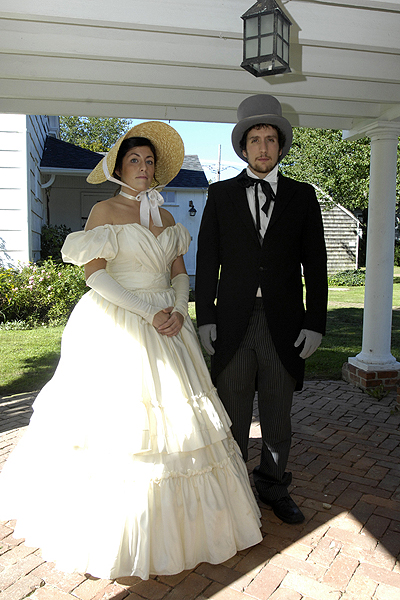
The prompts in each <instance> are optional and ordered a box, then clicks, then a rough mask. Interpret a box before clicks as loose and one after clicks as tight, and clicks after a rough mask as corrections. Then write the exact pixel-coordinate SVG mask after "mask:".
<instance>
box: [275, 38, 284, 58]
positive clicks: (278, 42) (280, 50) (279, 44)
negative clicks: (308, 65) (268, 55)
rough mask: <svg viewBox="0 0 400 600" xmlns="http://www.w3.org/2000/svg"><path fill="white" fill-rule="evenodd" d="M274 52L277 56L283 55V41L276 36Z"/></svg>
mask: <svg viewBox="0 0 400 600" xmlns="http://www.w3.org/2000/svg"><path fill="white" fill-rule="evenodd" d="M276 54H277V56H279V57H281V56H283V42H282V40H281V38H280V37H277V38H276Z"/></svg>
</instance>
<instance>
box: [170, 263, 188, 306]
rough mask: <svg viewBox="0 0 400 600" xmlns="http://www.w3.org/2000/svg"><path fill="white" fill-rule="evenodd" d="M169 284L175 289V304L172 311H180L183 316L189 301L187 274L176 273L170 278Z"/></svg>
mask: <svg viewBox="0 0 400 600" xmlns="http://www.w3.org/2000/svg"><path fill="white" fill-rule="evenodd" d="M171 286H172V287H173V288H174V290H175V304H174V308H173V310H172V312H173V313H174V312H178V313H181V315H182V316H183V317H186V316H187V314H188V302H189V275H186V273H178V275H175V277H174V278H173V279H171Z"/></svg>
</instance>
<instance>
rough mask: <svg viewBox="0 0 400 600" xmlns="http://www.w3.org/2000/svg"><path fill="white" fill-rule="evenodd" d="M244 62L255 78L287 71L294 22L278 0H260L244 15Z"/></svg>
mask: <svg viewBox="0 0 400 600" xmlns="http://www.w3.org/2000/svg"><path fill="white" fill-rule="evenodd" d="M241 18H242V19H243V62H242V64H241V65H240V66H241V67H243V69H246V71H248V72H249V73H251V74H252V75H255V77H264V76H265V75H277V74H278V73H287V72H289V71H290V67H289V28H290V26H291V24H292V23H291V22H290V21H289V19H288V18H287V16H286V15H285V14H284V13H283V12H282V11H281V9H280V8H279V6H278V4H277V3H276V2H275V0H260V2H256V4H254V5H253V6H252V7H251V8H249V10H248V11H246V12H245V13H244V14H243V15H242V17H241Z"/></svg>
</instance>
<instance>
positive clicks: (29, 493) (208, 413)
mask: <svg viewBox="0 0 400 600" xmlns="http://www.w3.org/2000/svg"><path fill="white" fill-rule="evenodd" d="M183 156H184V149H183V143H182V140H181V138H180V137H179V135H178V134H177V132H176V131H175V130H174V129H173V128H172V127H170V126H169V125H167V124H165V123H161V122H147V123H142V124H139V125H137V126H135V127H133V128H132V129H131V130H130V131H128V132H127V133H126V134H125V135H124V136H123V137H122V138H120V139H119V140H118V141H117V142H116V144H115V145H114V146H113V148H112V149H111V150H110V151H109V152H108V154H107V155H106V156H105V157H104V158H103V159H102V161H101V162H100V163H99V165H97V167H96V168H95V169H94V170H93V171H92V173H91V174H90V175H89V177H88V181H89V182H91V183H101V182H102V181H105V180H106V179H109V180H110V181H114V182H117V183H119V184H120V185H121V189H120V192H119V193H118V194H117V195H116V196H114V197H113V198H110V199H108V200H106V201H104V202H99V203H98V204H96V205H95V206H94V207H93V209H92V212H91V214H90V216H89V219H88V222H87V225H86V229H85V231H82V232H76V233H72V234H70V235H69V236H68V237H67V239H66V241H65V244H64V246H63V250H62V252H63V258H64V260H65V261H66V262H73V263H75V264H78V265H85V275H86V278H87V285H88V286H89V287H90V288H91V290H90V291H89V292H88V293H87V294H85V295H84V296H83V298H82V299H81V300H80V301H79V303H78V304H77V306H76V307H75V309H74V311H73V312H72V314H71V317H70V319H69V321H68V324H67V326H66V328H65V331H64V334H63V339H62V349H61V359H60V363H59V366H58V368H57V370H56V373H55V374H54V377H53V378H52V380H51V381H50V382H49V383H48V384H47V385H46V386H45V387H44V388H43V390H42V391H41V393H40V394H39V395H38V397H37V399H36V401H35V404H34V414H33V417H32V419H31V423H30V426H29V428H28V430H27V432H26V434H25V436H24V437H23V439H22V440H21V442H20V443H19V445H18V446H17V448H16V449H15V451H14V452H13V454H12V455H11V457H10V459H9V460H8V461H7V463H6V465H5V467H4V472H3V474H2V476H1V477H0V484H1V485H2V486H3V489H4V490H7V506H3V507H2V511H1V515H0V518H4V516H5V513H6V512H7V516H8V517H10V518H15V517H17V527H16V530H15V533H16V535H19V536H21V537H22V536H23V537H25V539H26V543H27V544H28V545H31V546H32V545H33V546H40V547H41V549H42V552H43V556H44V558H45V559H48V560H55V561H56V563H57V567H58V568H59V569H62V570H64V571H72V570H76V571H79V572H88V573H90V574H92V575H93V576H96V577H102V578H107V579H115V578H117V577H121V576H130V575H137V576H139V577H141V578H142V579H147V578H148V577H149V574H158V575H172V574H175V573H178V572H180V571H182V570H185V569H191V568H194V567H195V566H196V565H197V564H198V563H200V562H203V561H206V562H210V563H220V562H223V561H225V560H227V559H228V558H230V557H231V556H233V555H234V554H235V553H236V552H237V550H239V549H243V548H247V547H249V546H251V545H253V544H256V543H258V542H259V541H260V540H261V534H260V530H259V526H260V522H259V511H258V508H257V505H256V503H255V500H254V496H253V494H252V491H251V488H250V486H249V481H248V477H247V471H246V467H245V464H244V462H243V460H242V458H241V456H240V453H239V451H238V447H237V445H236V443H235V442H234V440H233V437H232V435H231V433H230V430H229V426H230V422H229V418H228V416H227V414H226V412H225V410H224V409H223V407H222V405H221V402H220V400H219V398H218V397H217V395H216V391H215V389H214V388H213V386H212V383H211V380H210V377H209V374H208V371H207V368H206V366H205V363H204V360H203V357H202V354H201V350H200V346H199V343H198V341H197V337H196V334H195V331H194V328H193V325H192V323H191V320H190V318H189V317H188V315H187V302H188V293H189V283H188V276H187V274H186V271H185V266H184V262H183V254H184V253H185V252H186V251H187V249H188V246H189V243H190V236H189V233H188V231H187V230H186V229H185V228H184V227H183V226H182V225H181V224H175V223H174V219H173V217H172V216H171V214H170V213H168V212H167V211H166V210H164V209H163V208H160V205H161V203H162V197H161V195H160V194H159V193H158V192H157V191H156V189H155V187H156V186H165V185H166V184H167V183H168V182H169V181H171V180H172V179H173V178H174V177H175V175H176V174H177V173H178V172H179V170H180V168H181V166H182V162H183ZM10 490H11V493H10ZM0 494H1V489H0ZM3 496H5V494H1V497H2V503H3Z"/></svg>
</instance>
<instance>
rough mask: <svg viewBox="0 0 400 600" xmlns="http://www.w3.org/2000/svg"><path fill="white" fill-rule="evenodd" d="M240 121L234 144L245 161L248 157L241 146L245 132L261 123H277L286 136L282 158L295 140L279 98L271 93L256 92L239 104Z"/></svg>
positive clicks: (233, 132) (235, 131)
mask: <svg viewBox="0 0 400 600" xmlns="http://www.w3.org/2000/svg"><path fill="white" fill-rule="evenodd" d="M237 118H238V123H237V125H235V127H234V128H233V131H232V146H233V149H234V151H235V152H236V154H237V155H238V156H239V157H240V158H241V159H242V160H244V161H246V162H247V158H246V157H245V156H244V155H243V152H242V150H241V148H240V140H241V139H242V137H243V134H244V133H245V132H246V131H247V130H248V129H250V127H254V126H255V125H258V124H260V123H265V125H275V126H276V127H278V128H279V129H280V130H281V131H282V133H284V135H285V137H286V141H285V144H284V146H283V148H282V154H281V156H280V159H281V158H283V157H284V156H286V154H287V153H288V152H289V150H290V146H291V145H292V140H293V130H292V126H291V124H290V123H289V121H288V120H287V119H285V117H282V107H281V105H280V102H279V100H277V99H276V98H275V97H274V96H270V95H269V94H256V95H255V96H249V97H248V98H246V99H245V100H243V102H241V103H240V104H239V108H238V109H237Z"/></svg>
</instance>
